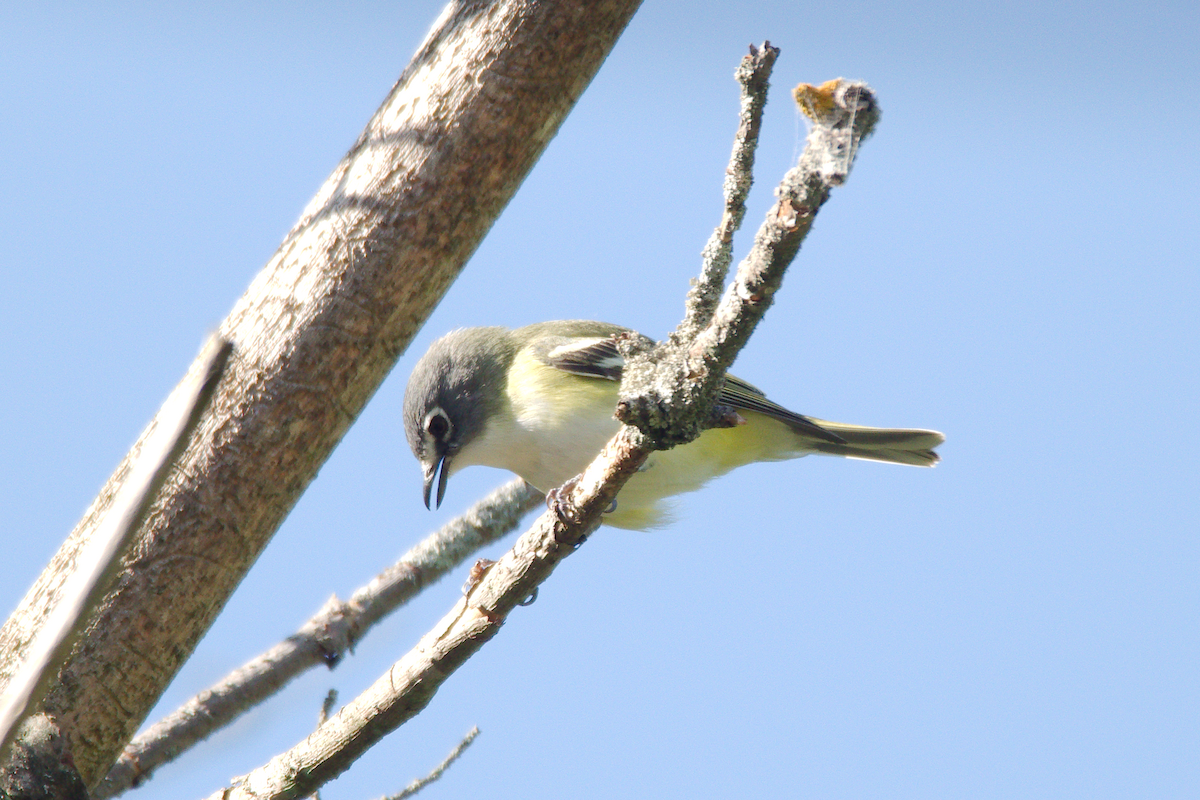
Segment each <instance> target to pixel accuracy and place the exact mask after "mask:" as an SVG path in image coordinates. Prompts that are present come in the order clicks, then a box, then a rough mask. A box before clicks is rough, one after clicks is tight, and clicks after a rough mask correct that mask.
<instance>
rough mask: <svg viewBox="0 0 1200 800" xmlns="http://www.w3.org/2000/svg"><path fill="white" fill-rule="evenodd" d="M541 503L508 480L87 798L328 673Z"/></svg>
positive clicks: (208, 693) (158, 737)
mask: <svg viewBox="0 0 1200 800" xmlns="http://www.w3.org/2000/svg"><path fill="white" fill-rule="evenodd" d="M541 502H542V493H541V492H539V491H537V490H536V489H534V488H532V487H530V486H529V485H528V484H526V483H525V481H523V480H521V479H520V478H517V479H516V480H512V481H509V482H508V483H506V484H504V485H503V486H501V487H500V488H498V489H496V490H495V491H494V492H492V493H491V494H489V495H488V496H487V497H485V498H483V499H482V500H480V501H479V502H478V503H476V504H475V505H473V506H471V508H469V509H467V510H466V511H465V512H464V513H462V514H461V515H459V516H458V517H455V518H454V519H452V520H451V521H450V522H448V523H446V524H445V525H444V526H442V528H441V529H439V530H437V531H435V532H434V533H432V534H430V535H429V536H427V537H425V539H423V540H422V541H421V542H420V543H419V544H417V545H416V546H415V547H413V548H412V549H410V550H409V551H408V552H407V553H405V554H404V555H403V556H402V557H401V558H400V559H399V560H398V561H397V562H396V563H395V564H393V565H392V566H390V567H388V568H387V569H386V570H384V571H383V572H381V573H380V574H379V575H377V576H375V578H374V579H372V580H371V581H370V582H369V583H368V584H367V585H365V586H363V587H362V588H361V589H359V590H357V591H356V592H355V593H354V594H353V595H351V597H350V599H349V600H348V601H345V602H342V601H341V600H338V598H337V597H333V598H330V600H329V602H328V603H326V604H325V606H324V607H323V608H322V609H321V610H320V611H319V612H317V614H316V615H315V616H313V617H312V618H311V619H309V620H308V622H306V623H304V625H303V626H301V628H300V630H299V631H297V632H296V633H295V634H294V635H292V636H289V637H288V638H287V639H285V640H284V641H282V642H280V643H279V644H277V645H275V646H274V647H272V648H271V649H270V650H268V651H267V652H265V653H263V654H262V655H260V656H258V657H257V658H255V659H254V660H252V661H250V662H249V663H247V664H244V665H242V666H241V667H238V668H237V669H236V670H234V671H233V672H231V673H230V674H229V675H226V676H225V677H224V678H222V679H221V680H220V681H218V682H217V683H216V684H214V685H213V686H211V687H209V688H208V689H205V690H204V691H203V692H200V694H198V695H196V696H195V697H193V698H192V699H190V700H188V701H187V702H186V703H184V704H183V705H182V706H180V707H179V708H178V709H177V710H175V711H174V712H172V713H171V714H169V715H168V716H166V717H164V718H163V719H161V720H159V721H158V722H156V723H154V724H153V725H151V726H150V727H149V728H148V729H147V730H146V731H144V732H143V733H141V734H139V735H138V736H137V737H136V738H135V739H134V740H133V741H132V742H130V743H129V744H128V745H127V746H126V747H125V749H124V751H123V752H122V753H121V757H120V758H119V759H117V763H116V764H114V765H113V768H112V769H111V770H109V773H108V775H107V776H105V778H104V781H103V782H102V783H101V784H100V786H99V787H98V788H97V789H96V790H95V791H94V792H93V793H92V797H93V798H94V799H95V800H104V799H105V798H109V797H115V796H116V795H119V794H121V793H122V792H124V791H126V790H127V789H131V788H133V787H134V786H137V785H138V784H140V783H141V782H142V781H144V780H146V779H147V778H148V777H149V776H150V774H151V773H152V772H153V771H154V770H156V769H158V768H159V767H161V766H162V765H163V764H166V763H168V762H170V761H173V760H175V759H176V758H178V757H179V756H180V755H182V754H183V753H184V752H186V751H187V750H188V749H190V748H191V747H193V746H195V745H196V744H198V743H199V742H201V741H203V740H204V739H205V738H207V737H208V736H210V735H212V734H213V733H214V732H215V731H217V730H220V729H221V728H223V727H225V726H226V725H228V724H230V723H231V722H233V721H234V720H235V719H237V718H238V717H239V716H241V715H242V714H243V713H245V712H246V711H249V710H250V709H251V708H253V707H254V706H256V705H258V704H259V703H261V702H262V701H263V700H265V699H267V698H268V697H270V696H271V695H273V694H275V693H276V692H278V691H280V690H281V689H282V688H283V687H284V686H286V685H287V684H288V683H289V682H290V681H292V680H293V679H294V678H296V677H298V676H299V675H301V674H303V673H304V672H305V671H307V670H310V669H312V668H314V667H317V666H321V665H324V666H327V667H330V668H332V667H333V666H334V665H335V664H337V662H338V661H339V660H340V659H341V657H342V656H343V655H344V654H345V652H346V651H347V650H349V649H350V648H352V647H353V646H354V644H355V643H357V642H358V641H359V640H361V639H362V638H363V637H364V636H366V634H367V631H368V630H370V628H371V627H372V626H373V625H374V624H375V623H376V622H378V621H379V620H381V619H382V618H383V617H385V616H386V615H387V614H389V613H391V612H392V611H394V610H396V609H397V608H399V607H400V606H402V605H404V604H405V603H407V602H408V601H409V600H411V599H412V598H413V597H415V596H416V595H417V594H418V593H419V592H420V591H421V590H422V589H424V588H425V587H426V586H430V585H432V584H433V583H435V582H437V581H438V580H440V579H441V578H442V577H443V576H445V575H446V573H448V572H449V571H450V570H452V569H454V568H455V567H457V566H458V565H459V564H461V563H462V562H463V561H464V560H466V558H467V557H468V556H470V555H471V554H472V553H474V552H476V551H477V550H479V549H480V548H482V547H484V546H486V545H489V544H491V543H492V542H495V541H498V540H499V539H501V538H502V537H504V536H505V535H507V534H508V533H509V532H510V531H512V530H513V529H514V528H516V526H517V523H518V522H520V521H521V518H522V517H523V516H525V515H526V514H527V513H529V512H530V511H532V510H533V509H534V508H536V507H537V506H538V505H540V504H541ZM322 722H324V720H322Z"/></svg>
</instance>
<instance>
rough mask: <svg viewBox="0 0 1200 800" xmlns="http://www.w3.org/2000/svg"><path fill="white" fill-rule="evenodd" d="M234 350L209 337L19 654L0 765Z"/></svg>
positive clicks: (5, 703) (3, 704)
mask: <svg viewBox="0 0 1200 800" xmlns="http://www.w3.org/2000/svg"><path fill="white" fill-rule="evenodd" d="M231 352H233V345H232V344H231V343H230V342H227V341H225V340H224V339H222V338H220V337H217V336H214V337H212V338H211V339H210V340H209V341H208V342H207V343H206V344H205V346H204V348H203V349H202V350H201V352H200V355H199V357H198V358H197V360H196V366H195V367H194V368H193V370H192V371H191V372H190V373H189V374H188V377H187V378H185V379H184V381H183V382H182V383H180V384H179V386H178V387H176V389H175V391H174V392H172V393H171V396H170V397H168V398H167V401H166V402H165V403H164V404H163V408H162V411H161V412H160V413H159V416H158V421H157V423H156V425H155V427H154V430H153V432H152V433H150V434H149V437H148V438H147V440H146V444H145V446H144V447H143V448H142V451H141V453H140V454H139V456H138V459H137V461H136V462H135V463H134V464H133V465H132V467H131V468H130V470H129V478H128V479H127V480H126V481H125V484H124V485H123V486H122V487H121V490H120V492H118V493H117V496H116V497H115V498H113V503H112V506H111V507H110V508H109V509H108V513H107V514H106V515H105V517H104V519H103V520H101V521H100V523H99V525H98V526H97V528H96V533H95V535H94V536H93V537H92V539H91V541H90V542H89V543H88V546H87V547H86V548H84V549H83V550H82V551H81V552H80V553H79V564H78V566H77V567H76V569H75V572H74V573H73V574H72V575H71V578H70V580H69V581H68V582H67V584H66V586H65V587H64V588H63V590H62V594H61V599H60V600H59V603H58V605H57V606H56V607H55V608H54V611H53V612H52V613H51V614H50V615H49V617H48V618H47V619H46V622H45V624H43V625H42V628H41V630H40V631H39V632H38V636H37V638H36V639H35V640H34V641H33V643H32V644H31V646H30V647H29V649H28V651H27V652H26V655H25V661H24V663H23V664H21V666H20V668H19V669H18V670H17V672H16V673H15V674H14V675H13V677H12V679H11V680H9V682H8V685H7V686H5V688H4V694H3V696H0V764H4V763H5V762H6V761H7V758H8V747H9V744H10V743H11V741H12V736H13V735H15V734H16V731H17V728H18V727H19V726H20V724H21V721H22V720H23V719H25V718H26V717H27V716H29V715H30V714H32V713H34V712H36V711H38V710H39V706H40V705H41V701H42V698H43V697H45V695H46V692H47V691H48V690H49V687H50V683H51V681H53V680H54V679H55V678H56V677H57V676H58V670H59V667H60V666H61V665H62V663H63V661H64V660H66V657H67V654H68V653H69V652H70V651H71V648H72V647H73V646H74V645H75V642H76V640H77V639H78V638H79V635H80V634H81V633H82V632H83V628H84V625H85V624H86V623H87V621H88V617H89V615H90V614H92V613H93V612H95V610H96V607H97V606H98V605H99V604H100V600H101V598H102V597H103V596H104V594H105V592H107V591H108V589H109V588H110V587H111V585H112V582H113V578H114V577H115V576H116V574H117V569H118V568H119V566H120V556H121V554H122V553H123V552H124V551H125V550H127V549H128V546H129V542H130V539H131V538H132V535H133V533H134V532H135V531H136V530H137V529H138V528H139V527H140V526H141V524H142V522H143V521H144V520H145V519H146V514H147V513H148V512H149V510H150V504H151V503H152V502H153V501H154V498H155V497H156V496H157V494H158V490H159V489H160V488H161V487H162V485H163V483H164V482H165V481H166V479H167V475H168V474H169V473H170V471H171V470H172V469H173V468H174V466H175V462H176V460H177V459H178V458H179V454H180V453H181V452H183V446H184V444H185V443H186V442H187V440H188V438H189V437H190V436H191V435H192V433H193V432H194V431H195V430H196V425H197V424H198V423H199V422H200V415H201V414H202V413H203V411H204V409H205V408H206V407H207V406H208V401H209V400H211V399H212V396H213V393H214V392H215V391H216V388H217V384H218V383H219V382H220V380H221V376H222V375H224V374H225V365H226V363H227V362H228V361H229V354H230V353H231Z"/></svg>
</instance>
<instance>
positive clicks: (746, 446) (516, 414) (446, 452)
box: [404, 320, 945, 528]
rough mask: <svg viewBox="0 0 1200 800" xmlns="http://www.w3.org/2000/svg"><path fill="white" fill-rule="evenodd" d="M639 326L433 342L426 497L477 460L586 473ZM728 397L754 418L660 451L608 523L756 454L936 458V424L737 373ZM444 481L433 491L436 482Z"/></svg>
mask: <svg viewBox="0 0 1200 800" xmlns="http://www.w3.org/2000/svg"><path fill="white" fill-rule="evenodd" d="M627 333H630V331H629V330H628V329H627V328H622V327H620V326H619V325H610V324H607V323H604V322H590V321H587V320H566V321H558V322H541V323H538V324H535V325H528V326H526V327H524V328H516V329H509V328H499V327H493V328H465V329H462V330H457V331H453V332H451V333H448V334H446V335H445V336H443V337H442V338H440V339H438V340H437V341H436V342H434V343H433V344H432V345H431V346H430V348H429V352H427V353H426V354H425V355H424V356H422V358H421V360H420V361H419V362H417V366H416V367H415V368H414V369H413V372H412V375H411V376H410V377H409V379H408V387H407V389H406V390H405V394H404V430H405V433H406V435H407V437H408V443H409V445H410V446H411V447H412V451H413V453H414V454H415V455H416V457H417V459H418V460H419V461H420V462H421V467H422V468H423V470H424V473H425V505H426V506H428V505H429V504H430V497H431V495H432V496H433V497H434V498H435V499H436V504H437V505H439V506H440V505H441V503H442V497H443V496H444V495H445V493H446V479H447V478H448V477H449V476H450V475H453V474H454V473H455V472H457V471H458V470H460V469H462V468H463V467H467V466H471V465H473V464H478V465H484V466H489V467H499V468H501V469H507V470H510V471H512V472H515V473H516V474H517V475H520V476H521V477H522V478H524V479H525V480H526V481H527V482H528V483H529V484H530V485H532V486H533V487H535V488H536V489H538V490H540V491H542V492H546V491H549V490H551V489H553V488H555V487H557V486H560V485H562V484H563V483H565V482H566V481H568V480H569V479H571V478H573V477H575V476H576V475H578V474H579V473H581V472H582V471H583V469H584V467H586V466H587V465H588V464H589V463H590V462H591V461H592V459H593V458H595V456H596V454H597V453H599V452H600V449H601V448H602V447H603V446H604V444H605V443H606V442H607V441H608V440H609V439H611V438H612V437H613V435H614V434H615V433H616V432H617V430H618V429H619V428H620V426H621V423H619V422H618V421H617V420H616V419H615V418H614V416H613V412H614V410H615V409H616V404H617V387H618V383H619V382H620V380H621V370H622V368H623V366H624V359H623V358H622V357H621V354H620V352H618V350H617V346H616V341H615V339H614V337H615V336H617V335H618V334H627ZM719 401H720V402H721V403H722V404H724V405H727V406H730V407H732V408H733V409H734V410H736V411H737V413H738V414H739V415H740V416H741V417H742V418H743V419H744V420H745V424H739V425H736V426H734V427H730V428H712V429H709V430H706V431H705V432H704V433H702V434H701V435H700V437H699V438H698V439H696V440H695V441H693V442H690V443H689V444H686V445H681V446H679V447H675V448H673V449H671V450H664V451H662V452H658V453H654V454H653V455H652V456H651V457H650V459H649V460H648V461H647V462H646V465H645V467H644V468H643V469H642V471H640V472H639V473H637V474H636V475H634V476H633V477H632V478H630V479H629V482H628V483H626V484H625V487H624V488H623V489H622V490H621V493H620V494H619V495H618V496H617V507H616V509H615V510H614V511H612V512H611V513H609V514H606V515H605V517H604V522H605V523H607V524H609V525H614V526H616V527H619V528H649V527H653V526H655V525H660V524H662V523H663V522H664V520H665V517H664V513H665V511H666V509H664V508H663V506H662V503H661V501H662V500H663V499H664V498H667V497H669V496H671V495H675V494H679V493H681V492H690V491H693V490H695V489H699V488H700V487H701V486H703V485H704V483H705V482H706V481H708V480H709V479H711V478H715V477H717V476H718V475H723V474H725V473H726V472H728V471H729V470H731V469H734V468H735V467H740V466H742V465H743V464H749V463H751V462H754V461H776V460H779V459H785V458H797V457H799V456H805V455H808V454H809V453H825V454H829V455H838V456H846V457H849V458H863V459H869V460H872V461H887V462H891V463H894V464H911V465H914V466H920V467H931V466H933V465H934V464H936V463H937V461H938V455H937V453H935V452H934V451H933V448H935V447H937V446H938V445H939V444H941V443H942V442H943V441H944V440H945V437H944V436H942V434H940V433H938V432H937V431H927V430H914V429H903V430H899V429H889V428H867V427H862V426H859V425H846V424H844V423H841V422H828V421H826V420H822V419H815V418H812V417H805V416H801V415H800V414H796V413H793V412H791V411H788V410H787V409H786V408H783V407H782V406H779V405H776V404H775V403H772V402H771V401H770V400H768V399H767V398H766V397H765V396H764V395H763V393H762V392H761V391H759V390H758V389H756V388H754V387H753V386H751V385H750V384H748V383H745V382H744V381H741V380H738V379H737V378H735V377H733V376H732V375H730V376H727V378H726V382H725V386H724V388H723V389H722V390H721V395H720V400H719ZM435 486H436V494H434V487H435Z"/></svg>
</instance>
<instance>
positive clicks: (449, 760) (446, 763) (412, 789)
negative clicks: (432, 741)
mask: <svg viewBox="0 0 1200 800" xmlns="http://www.w3.org/2000/svg"><path fill="white" fill-rule="evenodd" d="M478 735H479V728H478V726H476V727H474V728H471V730H470V731H468V732H467V735H466V736H464V737H463V740H462V741H461V742H459V743H458V746H457V747H455V748H454V749H453V750H451V751H450V755H448V756H446V758H445V759H444V760H443V761H442V763H440V764H438V765H437V766H436V767H434V768H433V772H430V773H429V774H428V775H426V776H425V777H424V778H418V779H417V780H415V781H413V782H412V783H410V784H409V785H408V786H406V787H404V791H402V792H400V793H399V794H392V795H388V796H387V797H385V798H383V800H404V798H406V797H412V796H413V795H414V794H416V793H417V792H419V791H421V790H422V789H424V788H425V787H426V786H428V785H429V784H431V783H433V782H434V781H436V780H437V779H438V778H440V777H442V774H443V773H444V772H445V771H446V770H447V769H449V768H450V765H451V764H453V763H454V762H455V761H457V760H458V757H459V756H461V755H462V754H463V753H464V752H466V749H467V748H468V747H470V746H471V742H473V741H475V737H476V736H478Z"/></svg>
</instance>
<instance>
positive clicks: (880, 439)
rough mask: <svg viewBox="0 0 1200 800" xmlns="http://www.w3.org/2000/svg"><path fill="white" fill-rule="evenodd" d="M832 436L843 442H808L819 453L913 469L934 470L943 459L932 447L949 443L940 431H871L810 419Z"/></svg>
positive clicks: (897, 429) (874, 429) (887, 429)
mask: <svg viewBox="0 0 1200 800" xmlns="http://www.w3.org/2000/svg"><path fill="white" fill-rule="evenodd" d="M809 419H811V420H812V421H813V422H815V423H816V424H817V425H819V426H821V427H822V428H824V429H825V430H827V431H829V432H830V433H834V434H837V435H838V436H840V437H841V438H842V439H844V440H845V442H844V443H835V442H826V441H822V440H819V439H813V440H811V441H809V443H808V446H809V447H811V448H812V449H813V450H816V451H817V452H818V453H828V454H829V455H833V456H845V457H846V458H863V459H867V460H868V461H886V462H888V463H891V464H909V465H912V466H914V467H932V466H933V465H934V464H936V463H937V462H938V461H940V460H941V459H940V458H939V457H938V454H937V453H935V452H933V448H935V447H937V446H938V445H939V444H941V443H942V442H944V441H946V437H945V436H943V435H942V434H940V433H938V432H937V431H925V430H918V429H914V428H868V427H866V426H863V425H847V424H846V423H844V422H829V421H827V420H823V419H814V418H812V417H809Z"/></svg>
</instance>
